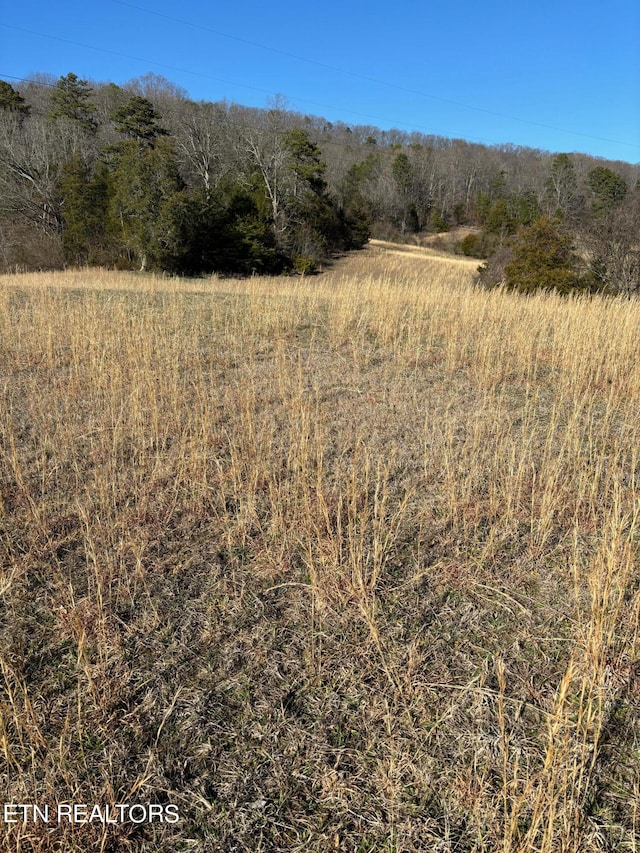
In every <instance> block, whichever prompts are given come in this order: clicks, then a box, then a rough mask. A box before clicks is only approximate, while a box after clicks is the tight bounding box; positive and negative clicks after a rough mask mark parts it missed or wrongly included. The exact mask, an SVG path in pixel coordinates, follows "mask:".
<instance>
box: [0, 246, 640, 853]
mask: <svg viewBox="0 0 640 853" xmlns="http://www.w3.org/2000/svg"><path fill="white" fill-rule="evenodd" d="M396 248H397V247H396ZM476 263H477V262H467V261H463V260H460V259H459V260H455V261H451V260H449V261H448V260H445V259H442V258H438V257H435V256H430V255H429V254H428V253H427V252H421V251H413V252H405V253H402V252H400V253H397V252H396V253H393V252H389V251H387V250H386V249H385V248H384V246H383V245H377V246H372V247H369V248H368V249H366V250H365V251H363V252H360V253H358V254H356V255H353V256H351V257H348V258H346V259H344V260H342V261H341V262H340V263H339V264H338V265H337V266H336V267H335V268H334V269H333V270H332V271H331V272H329V273H326V274H324V275H322V276H318V277H313V278H306V279H304V278H303V279H291V278H277V279H276V278H273V279H259V278H254V279H250V280H244V281H234V280H222V279H221V280H218V279H212V280H202V281H181V280H175V279H167V278H153V277H140V276H136V275H133V274H128V273H127V274H121V273H107V272H100V271H96V270H93V271H89V272H67V273H55V274H30V275H23V276H6V277H2V278H0V593H1V598H0V773H1V777H2V781H1V789H2V790H3V797H4V801H5V802H6V803H13V804H16V803H35V804H39V805H40V806H41V807H43V806H44V805H47V804H48V805H50V806H51V809H52V810H53V809H55V807H56V804H58V803H61V802H67V803H81V804H102V806H106V805H109V804H110V805H114V804H116V803H123V804H132V803H141V804H148V803H154V804H164V805H166V804H175V805H176V806H177V808H178V809H179V815H180V819H179V821H178V822H176V823H173V824H168V823H159V822H158V821H154V822H153V823H148V822H141V823H139V824H136V823H134V822H131V821H124V822H119V823H117V824H113V825H104V824H101V823H100V822H97V821H92V822H90V823H86V824H75V825H71V824H69V823H68V822H65V821H62V822H60V823H55V822H50V823H49V824H45V823H44V822H42V821H40V822H35V823H34V822H33V821H27V822H26V823H23V822H22V821H19V822H16V823H11V824H8V823H7V824H0V832H2V833H4V845H5V847H4V849H6V850H10V851H18V850H20V851H54V850H65V851H69V853H76V851H77V853H79V851H87V850H90V849H95V850H103V851H120V850H122V851H126V850H135V851H177V850H184V851H192V850H196V851H218V850H221V851H258V850H260V851H315V853H321V852H322V853H326V851H329V850H336V851H359V852H360V853H365V851H366V853H369V851H376V853H382V851H385V853H390V851H426V850H438V851H447V850H450V851H454V850H455V851H478V853H480V851H487V853H489V851H491V852H492V853H493V851H504V852H505V853H516V851H522V853H524V851H567V853H569V851H579V850H580V851H584V850H620V851H622V850H635V849H637V847H638V845H639V844H640V806H639V805H638V804H639V803H640V763H639V758H640V755H639V746H638V740H637V731H638V724H639V723H640V719H639V716H640V711H639V708H640V703H639V700H640V655H639V652H640V649H639V644H638V616H639V603H640V597H639V593H640V582H639V575H638V560H637V557H638V533H639V529H638V528H639V512H640V498H639V488H640V469H639V467H638V466H639V464H640V420H639V418H638V404H639V402H640V337H639V336H638V328H639V324H640V306H639V305H638V304H636V303H634V302H623V301H621V300H619V301H614V300H611V301H605V300H599V299H594V300H592V301H590V300H587V299H575V300H566V299H560V298H559V297H556V296H552V295H537V296H535V297H531V298H527V299H525V298H522V297H518V296H514V295H509V294H505V293H502V292H498V291H491V292H487V291H482V290H476V289H474V288H473V286H472V284H471V281H472V274H473V271H474V269H475V266H476Z"/></svg>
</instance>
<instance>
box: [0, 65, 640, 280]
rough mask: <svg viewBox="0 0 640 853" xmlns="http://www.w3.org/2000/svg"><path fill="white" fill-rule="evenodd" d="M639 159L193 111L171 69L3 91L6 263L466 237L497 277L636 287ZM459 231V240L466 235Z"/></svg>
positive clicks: (241, 260) (151, 259) (220, 266)
mask: <svg viewBox="0 0 640 853" xmlns="http://www.w3.org/2000/svg"><path fill="white" fill-rule="evenodd" d="M639 176H640V167H639V166H638V165H635V166H634V165H631V164H629V163H624V162H618V161H616V162H609V161H604V160H601V159H596V158H593V157H590V156H588V155H585V154H576V153H550V152H547V151H540V150H535V149H531V148H523V147H516V146H512V145H503V146H485V145H481V144H476V143H470V142H465V141H464V140H459V139H448V138H445V137H440V136H427V135H424V134H421V133H406V132H402V131H398V130H389V131H382V130H379V129H378V128H375V127H369V126H356V127H349V126H347V125H346V124H343V123H341V122H336V123H331V122H328V121H326V120H325V119H322V118H318V117H315V116H306V115H301V114H298V113H295V112H293V111H291V110H289V109H287V108H286V103H283V102H280V101H279V100H278V99H276V100H275V101H274V103H273V104H271V105H270V106H269V107H268V108H265V109H257V108H249V107H243V106H239V105H237V104H231V103H227V102H218V103H211V102H206V101H200V102H194V101H193V100H190V99H189V97H188V95H187V93H186V92H185V91H184V90H182V89H180V88H179V87H177V86H175V85H173V84H172V83H170V82H169V81H168V80H166V79H165V78H163V77H159V76H156V75H154V74H148V75H146V76H145V77H142V78H139V79H136V80H132V81H130V82H129V83H127V84H125V85H123V86H117V85H115V84H114V83H93V82H88V81H85V80H81V79H79V78H78V77H77V76H76V75H75V74H73V73H69V74H67V75H66V76H64V77H61V78H60V79H57V80H56V79H55V78H53V77H50V76H47V75H36V76H34V77H33V78H32V79H31V80H29V81H28V82H25V83H20V84H17V83H16V84H15V85H12V84H10V83H8V82H5V81H0V199H1V209H0V267H1V268H2V269H3V270H5V271H10V270H15V269H47V268H59V267H64V266H78V265H86V264H90V265H101V266H107V267H115V268H131V269H140V270H145V269H149V270H151V269H157V270H166V271H168V272H172V273H181V274H191V275H197V274H205V273H210V272H220V273H234V274H238V273H239V274H251V273H254V272H256V273H278V272H286V271H292V272H312V271H314V270H316V269H317V268H318V267H319V265H320V264H322V263H323V262H324V261H325V260H327V259H329V258H330V257H331V256H332V255H334V254H335V253H337V252H340V251H344V250H345V249H349V248H356V247H358V246H362V245H363V244H364V243H365V242H366V241H367V239H368V238H369V237H370V236H371V235H374V236H378V237H385V238H388V239H396V238H401V239H414V238H413V237H410V236H409V235H418V236H419V235H428V234H436V233H439V232H446V231H449V230H452V229H456V228H457V230H456V231H455V233H456V234H459V235H460V239H457V240H456V241H454V242H452V244H451V245H452V246H453V248H454V250H455V251H459V252H461V253H464V254H466V255H469V256H472V257H478V258H480V259H488V260H487V261H486V263H485V265H484V269H483V272H482V277H483V279H484V280H485V282H486V283H487V284H493V283H497V282H499V281H502V282H506V283H507V285H508V286H512V287H517V288H518V289H521V290H531V289H535V288H536V287H539V286H551V287H555V288H557V289H558V290H561V291H570V290H573V289H574V288H576V287H578V288H583V287H586V288H589V289H590V290H605V291H607V292H616V293H618V292H621V293H627V294H629V293H633V292H635V291H637V290H638V289H640V178H639ZM461 226H464V230H463V229H462V228H461Z"/></svg>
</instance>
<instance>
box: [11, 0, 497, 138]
mask: <svg viewBox="0 0 640 853" xmlns="http://www.w3.org/2000/svg"><path fill="white" fill-rule="evenodd" d="M125 5H126V4H125ZM0 27H4V28H5V29H11V30H16V31H17V32H23V33H26V34H27V35H32V36H38V37H40V38H46V39H52V40H53V41H58V42H62V43H63V44H69V45H72V46H74V47H81V48H83V49H85V50H94V51H97V52H99V53H105V54H107V55H110V56H117V57H119V58H120V59H129V60H133V61H134V62H141V63H144V64H146V65H147V67H149V66H155V67H157V68H162V69H166V70H168V71H175V72H177V73H178V74H188V75H190V76H193V77H200V78H202V79H204V80H212V81H214V82H216V83H224V84H225V85H227V86H238V87H241V88H244V89H250V90H252V91H254V92H259V93H260V94H263V95H268V96H269V97H275V96H276V95H277V94H278V93H276V92H272V91H270V90H268V89H261V88H259V87H258V86H252V85H250V84H248V83H237V82H234V81H233V80H227V79H225V78H222V77H215V76H213V75H211V74H204V73H202V72H200V71H190V70H188V69H186V68H178V67H177V66H175V65H168V64H167V63H164V62H158V61H156V60H150V59H144V58H142V57H139V56H131V54H127V53H122V52H121V51H116V50H110V49H109V48H104V47H96V46H94V45H90V44H84V43H83V42H78V41H74V40H72V39H67V38H63V37H62V36H54V35H51V34H50V33H40V32H37V31H35V30H29V29H26V28H25V27H17V26H14V25H12V24H2V23H0ZM327 67H331V66H327ZM6 76H10V75H6ZM292 100H293V101H294V102H295V101H296V100H298V101H303V102H304V103H307V104H312V105H313V106H315V107H321V108H322V109H328V110H334V111H336V112H338V113H339V112H346V113H351V114H352V115H356V116H359V117H360V118H367V119H369V120H373V121H380V122H384V123H386V124H391V125H393V124H394V123H395V122H394V120H393V119H389V118H384V117H382V116H374V115H371V114H370V113H361V112H358V111H357V110H351V109H348V108H347V109H343V110H340V109H338V108H337V107H334V106H332V105H330V104H323V103H320V102H318V101H313V100H309V99H306V98H305V99H299V98H292ZM400 123H401V122H400ZM414 129H415V130H416V131H418V132H420V133H425V134H427V135H429V134H433V135H438V136H442V137H444V138H449V139H451V138H456V137H455V135H454V134H451V133H446V132H442V131H439V130H437V129H436V128H425V127H420V126H419V125H416V126H415V127H414ZM405 132H406V131H405ZM457 138H461V137H457ZM465 141H468V142H477V143H479V144H481V145H499V144H500V143H498V142H495V141H494V142H489V141H488V140H484V139H479V138H477V137H475V138H474V137H465Z"/></svg>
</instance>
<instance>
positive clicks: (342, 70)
mask: <svg viewBox="0 0 640 853" xmlns="http://www.w3.org/2000/svg"><path fill="white" fill-rule="evenodd" d="M111 2H112V3H115V4H117V5H119V6H127V7H128V8H130V9H136V10H137V11H139V12H144V13H145V14H147V15H154V16H155V17H156V18H164V19H165V20H167V21H171V22H172V23H176V24H182V25H184V26H187V27H192V28H193V29H196V30H202V31H203V32H208V33H212V34H213V35H217V36H222V37H223V38H227V39H231V40H233V41H236V42H240V43H241V44H246V45H249V46H251V47H257V48H260V49H261V50H267V51H270V52H271V53H277V54H279V55H280V56H285V57H287V58H289V59H295V60H297V61H298V62H306V63H308V64H311V65H315V66H316V67H319V68H324V69H325V70H328V71H334V72H337V73H338V74H345V75H347V76H349V77H355V78H357V79H360V80H365V81H366V82H368V83H374V84H375V85H377V86H387V87H389V88H391V89H395V90H397V91H399V92H405V93H407V94H410V95H418V96H419V97H421V98H428V99H431V100H434V101H440V102H441V103H443V104H450V105H451V106H456V107H462V108H463V109H466V110H473V111H475V112H480V113H484V114H485V115H490V116H494V117H495V118H502V119H507V120H508V121H515V122H518V123H520V124H527V125H530V126H532V127H541V128H544V129H545V130H555V131H557V132H560V133H567V134H569V135H571V136H580V137H583V138H585V139H594V140H597V141H598V142H610V143H613V144H615V145H625V146H628V147H630V148H634V147H635V146H634V145H633V143H630V142H621V141H620V140H619V139H608V138H606V137H603V136H594V135H593V134H590V133H581V132H580V131H575V130H567V129H566V128H563V127H558V126H557V125H551V124H544V123H542V122H538V121H531V120H530V119H523V118H518V117H517V116H512V115H507V114H506V113H499V112H496V111H495V110H488V109H485V108H484V107H476V106H473V105H471V104H464V103H462V102H460V101H454V100H451V99H449V98H443V97H441V96H440V95H434V94H432V93H429V92H422V91H420V90H418V89H410V88H408V87H406V86H401V85H399V84H397V83H391V82H389V81H388V80H381V79H379V78H376V77H370V76H368V75H366V74H361V73H359V72H358V71H351V70H349V69H346V68H339V67H338V66H336V65H329V64H328V63H326V62H320V61H318V60H316V59H311V58H310V57H307V56H299V55H298V54H295V53H290V52H288V51H285V50H281V49H279V48H276V47H272V46H270V45H266V44H261V43H260V42H256V41H251V40H250V39H245V38H243V37H241V36H236V35H231V34H230V33H224V32H222V31H220V30H216V29H213V28H212V27H207V26H204V25H203V24H195V23H193V22H192V21H186V20H184V19H183V18H176V17H174V16H173V15H166V14H164V13H163V12H156V11H155V10H154V9H145V8H144V7H143V6H138V5H136V4H134V3H129V2H127V0H111ZM310 103H311V102H310ZM378 120H380V119H378Z"/></svg>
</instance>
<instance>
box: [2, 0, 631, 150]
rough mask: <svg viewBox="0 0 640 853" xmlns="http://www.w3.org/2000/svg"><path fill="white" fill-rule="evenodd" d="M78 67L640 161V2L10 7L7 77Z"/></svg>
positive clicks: (352, 119)
mask: <svg viewBox="0 0 640 853" xmlns="http://www.w3.org/2000/svg"><path fill="white" fill-rule="evenodd" d="M70 71H73V72H74V73H75V74H77V75H78V76H80V77H82V78H84V79H91V80H99V81H113V82H116V83H124V82H126V81H127V80H129V79H131V78H133V77H140V76H142V75H144V74H146V73H147V72H149V71H151V72H154V73H156V74H161V75H163V76H165V77H167V78H168V79H169V80H171V81H172V82H174V83H177V84H178V85H180V86H182V87H184V88H185V89H186V90H187V92H188V93H189V95H190V96H191V97H192V98H194V99H196V100H199V99H207V100H220V99H223V98H226V99H228V100H230V101H235V102H237V103H241V104H247V105H252V106H265V105H266V104H267V103H268V102H269V101H270V100H271V99H272V98H273V97H274V96H275V95H276V94H281V95H283V96H284V97H285V98H286V99H287V101H288V104H289V106H290V107H291V108H292V109H295V110H298V111H300V112H303V113H311V114H314V115H322V116H325V117H326V118H327V119H329V120H331V121H335V120H341V121H344V122H346V123H347V124H370V125H376V126H378V127H381V128H391V127H397V128H400V129H403V130H409V131H410V130H418V131H422V132H425V133H435V134H440V135H442V136H451V137H459V138H463V139H468V140H474V141H479V142H484V143H487V144H502V143H512V144H515V145H526V146H531V147H533V148H541V149H545V150H548V151H584V152H587V153H590V154H594V155H596V156H600V157H606V158H609V159H615V160H625V161H628V162H632V163H638V162H640V4H639V3H638V2H637V0H609V2H608V3H607V4H605V3H603V2H602V0H599V2H597V3H596V2H592V0H583V2H577V0H572V1H571V2H568V0H553V2H552V0H538V2H536V3H525V4H519V3H517V2H513V0H510V2H505V0H497V2H495V1H494V2H491V3H489V4H482V3H478V2H477V0H476V2H469V0H458V2H457V3H453V4H445V3H443V2H442V0H440V2H437V3H436V2H434V0H399V2H396V3H393V2H388V0H387V2H384V3H383V2H379V0H370V2H367V3H365V2H364V0H342V2H337V0H324V3H323V4H320V3H313V4H304V3H301V2H295V3H294V2H291V0H285V1H284V2H277V0H276V2H271V3H269V2H268V0H264V2H260V3H258V2H256V0H246V2H238V0H218V2H214V3H206V2H203V0H182V2H181V3H177V2H170V0H154V1H153V2H152V0H131V2H129V0H83V2H80V0H58V2H54V0H48V2H44V0H20V2H19V3H17V2H9V0H4V2H2V12H1V15H0V78H2V79H5V80H8V81H9V82H12V83H13V82H15V81H14V79H13V78H23V77H26V76H28V75H30V74H32V73H35V72H46V73H49V74H53V75H54V76H55V77H59V76H61V75H64V74H67V73H68V72H70Z"/></svg>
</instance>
